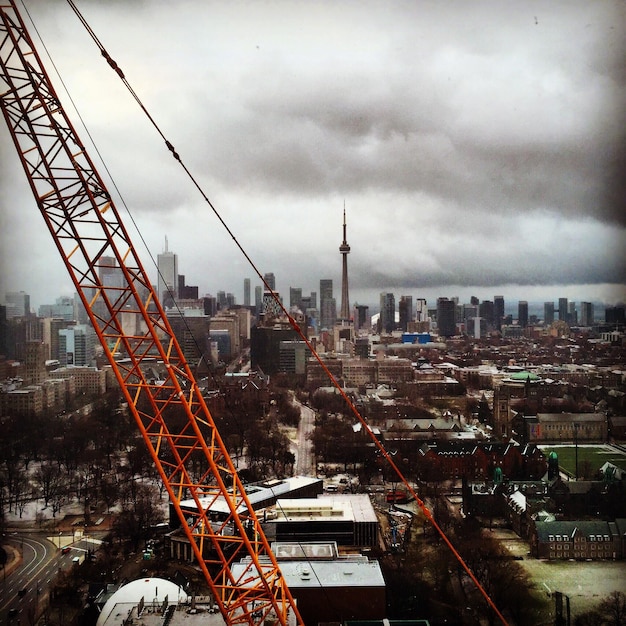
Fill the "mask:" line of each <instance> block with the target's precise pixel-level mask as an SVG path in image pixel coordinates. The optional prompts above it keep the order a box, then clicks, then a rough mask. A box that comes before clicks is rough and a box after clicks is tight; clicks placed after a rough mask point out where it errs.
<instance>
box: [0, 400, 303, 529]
mask: <svg viewBox="0 0 626 626" xmlns="http://www.w3.org/2000/svg"><path fill="white" fill-rule="evenodd" d="M139 408H140V409H141V407H139ZM299 416H300V414H299V409H297V408H296V407H294V406H293V405H292V403H291V401H290V395H289V392H287V391H286V390H278V391H277V392H276V393H274V394H273V395H272V402H271V409H270V410H269V411H267V410H266V407H265V406H263V405H261V404H260V403H258V404H256V405H255V404H254V403H253V404H250V403H247V404H246V406H245V407H237V409H236V410H235V409H233V410H230V409H229V408H228V407H225V409H224V410H222V411H221V412H220V414H219V415H217V416H214V418H215V420H216V425H217V428H218V430H219V432H220V435H221V436H222V438H223V439H224V441H225V443H226V445H227V447H228V448H229V451H230V453H231V455H232V456H233V457H235V458H236V459H238V462H240V463H241V466H242V473H243V476H242V477H244V479H245V480H258V479H260V478H267V477H268V476H269V475H274V476H278V477H282V476H285V475H289V474H291V473H292V470H293V465H294V462H295V457H294V455H293V453H292V452H291V450H290V445H291V444H290V441H289V439H288V438H287V436H286V435H285V434H284V424H288V425H291V426H297V424H298V422H299ZM186 419H187V418H186V416H185V415H184V413H183V412H182V411H181V407H173V408H172V411H171V412H170V414H169V415H168V416H167V420H168V426H169V427H170V430H171V432H177V431H181V432H182V430H183V429H184V428H185V423H186ZM0 426H1V428H2V432H3V437H2V444H1V445H2V455H1V457H0V524H2V523H4V520H5V512H7V511H8V512H9V513H12V514H15V515H18V516H19V517H22V515H23V513H24V511H25V508H26V506H27V505H28V503H29V502H32V501H34V500H42V501H43V507H42V509H43V510H41V511H39V512H38V514H37V517H38V521H39V522H43V520H44V519H45V518H46V517H49V516H50V515H51V516H52V518H55V517H56V516H57V514H58V513H59V511H60V510H61V508H62V507H63V506H64V505H65V504H68V503H70V502H78V503H80V504H81V505H82V509H83V510H84V512H85V516H86V518H87V519H86V521H87V522H88V521H89V520H88V518H89V516H90V513H91V510H92V509H98V510H108V509H110V508H111V507H113V506H114V505H116V504H119V505H121V506H122V507H123V508H124V507H125V506H127V505H128V506H131V503H136V502H137V490H138V489H139V487H138V485H139V484H144V485H147V484H150V485H152V487H151V488H155V489H158V490H159V496H161V497H162V496H163V495H164V494H163V489H164V488H163V485H162V483H161V481H160V479H159V478H158V476H157V474H156V471H155V467H154V464H153V462H152V460H151V458H150V456H149V454H148V452H147V449H146V446H145V445H144V442H143V440H142V439H141V437H140V435H139V433H138V430H137V427H136V425H135V422H134V419H133V418H132V416H130V415H129V413H128V411H127V410H124V409H123V405H121V394H120V393H119V392H110V393H108V394H106V395H104V396H100V397H98V398H95V399H93V401H92V403H91V405H90V411H89V412H83V411H75V412H72V413H62V414H43V415H40V416H34V415H20V416H7V417H5V418H3V420H2V424H1V425H0ZM207 435H208V432H207ZM168 454H169V452H168V450H166V449H164V450H163V451H162V456H163V457H164V458H165V459H166V460H167V456H168ZM206 469H207V462H206V459H205V458H204V457H203V455H202V453H201V452H200V451H199V452H198V453H197V454H195V455H193V456H192V458H190V471H191V473H192V475H195V476H201V475H203V474H204V473H205V471H206ZM133 506H134V505H133ZM138 516H139V517H141V515H139V514H138Z"/></svg>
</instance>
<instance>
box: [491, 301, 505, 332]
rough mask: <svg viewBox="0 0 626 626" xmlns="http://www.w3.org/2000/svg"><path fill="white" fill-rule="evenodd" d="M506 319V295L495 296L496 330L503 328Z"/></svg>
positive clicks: (494, 317) (494, 314)
mask: <svg viewBox="0 0 626 626" xmlns="http://www.w3.org/2000/svg"><path fill="white" fill-rule="evenodd" d="M503 319H504V296H494V298H493V325H494V327H495V328H496V330H500V329H501V328H502V320H503Z"/></svg>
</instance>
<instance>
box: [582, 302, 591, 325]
mask: <svg viewBox="0 0 626 626" xmlns="http://www.w3.org/2000/svg"><path fill="white" fill-rule="evenodd" d="M593 323H594V318H593V302H581V303H580V325H581V326H593Z"/></svg>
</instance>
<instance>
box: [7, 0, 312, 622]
mask: <svg viewBox="0 0 626 626" xmlns="http://www.w3.org/2000/svg"><path fill="white" fill-rule="evenodd" d="M0 19H1V22H0V107H1V109H2V114H3V116H4V119H5V120H6V123H7V125H8V128H9V131H10V134H11V136H12V138H13V141H14V143H15V147H16V149H17V152H18V155H19V159H20V161H21V163H22V166H23V168H24V171H25V173H26V176H27V179H28V182H29V184H30V187H31V190H32V192H33V194H34V196H35V200H36V203H37V205H38V207H39V210H40V212H41V214H42V216H43V218H44V221H45V223H46V225H47V226H48V229H49V230H50V233H51V235H52V237H53V239H54V242H55V244H56V246H57V248H58V250H59V252H60V254H61V256H62V258H63V261H64V263H65V265H66V267H67V269H68V271H69V273H70V276H71V278H72V280H73V282H74V285H75V288H76V291H77V293H78V295H79V296H80V299H81V301H82V303H83V305H84V307H85V309H86V311H87V313H88V315H89V319H90V321H91V324H92V325H93V327H94V329H95V331H96V333H97V335H98V338H99V339H100V342H101V344H102V347H103V349H104V352H105V354H106V356H107V358H108V360H109V363H110V364H111V366H112V368H113V371H114V373H115V375H116V377H117V380H118V382H119V384H120V387H121V389H122V392H123V394H124V396H125V399H126V401H127V402H128V406H129V407H130V410H131V411H132V414H133V416H134V418H135V420H136V422H137V425H138V427H139V430H140V431H141V434H142V436H143V439H144V442H145V444H146V446H147V448H148V450H149V453H150V456H151V457H152V460H153V462H154V464H155V466H156V468H157V470H158V472H159V474H160V477H161V479H162V480H163V483H164V485H165V487H166V489H167V492H168V495H169V498H170V500H171V502H172V503H173V506H174V508H175V509H176V511H177V513H178V515H179V517H180V520H181V522H182V527H183V529H184V530H185V532H186V535H187V538H188V539H189V541H190V544H191V547H192V550H193V553H194V556H195V558H196V560H197V562H198V563H199V564H200V567H201V568H202V571H203V572H204V575H205V577H206V580H207V582H208V584H209V586H210V588H211V590H212V592H213V594H214V596H215V599H216V602H217V604H218V606H219V608H220V610H221V612H222V615H223V616H224V619H225V620H226V622H227V623H228V624H229V625H230V624H260V623H264V621H265V619H266V618H268V617H270V616H275V618H276V619H277V620H278V622H279V623H280V624H294V623H298V624H302V620H301V618H300V616H299V614H298V611H297V608H296V606H295V602H294V599H293V597H292V595H291V593H290V591H289V589H288V587H287V585H286V583H285V580H284V579H283V577H282V576H281V572H280V569H279V567H278V564H277V562H276V559H275V558H274V556H273V554H272V551H271V549H270V546H269V543H268V541H267V539H266V537H265V535H264V534H263V531H262V528H261V525H260V523H259V520H258V518H257V516H256V515H255V513H254V510H253V508H252V506H251V504H250V502H249V500H248V497H247V495H246V493H245V490H244V486H243V484H242V483H241V481H240V479H239V477H238V475H237V471H236V469H235V467H234V464H233V462H232V460H231V459H230V457H229V455H228V452H227V450H226V447H225V446H224V443H223V442H222V440H221V438H220V435H219V433H218V431H217V429H216V427H215V423H214V420H213V418H212V416H211V414H210V412H209V410H208V408H207V406H206V404H205V402H204V399H203V397H202V395H201V393H200V390H199V388H198V385H197V383H196V381H195V379H194V376H193V374H192V372H191V370H190V368H189V365H188V364H187V363H186V362H185V359H184V357H183V353H182V351H181V348H180V347H179V345H178V343H177V341H176V339H175V337H174V334H173V332H172V328H171V326H170V324H169V322H168V320H167V317H166V315H165V312H164V310H163V308H162V306H161V304H160V303H159V301H158V298H157V297H156V295H155V293H154V290H153V288H152V285H151V282H150V280H149V278H148V275H147V273H146V271H145V270H144V268H143V266H142V264H141V262H140V260H139V258H138V256H137V253H136V251H135V248H134V247H133V244H132V242H131V240H130V238H129V236H128V232H127V230H126V228H125V227H124V224H123V223H122V221H121V219H120V215H119V213H118V210H117V208H116V207H115V204H114V202H113V200H112V198H111V196H110V194H109V192H108V191H107V189H106V187H105V185H104V183H103V181H102V179H101V177H100V175H99V174H98V172H97V170H96V169H95V167H94V165H93V163H92V161H91V159H90V158H89V155H88V154H87V151H86V150H85V146H84V144H83V143H82V142H81V140H80V139H79V137H78V135H77V134H76V131H75V130H74V127H73V126H72V123H71V122H70V120H69V118H68V116H67V114H66V112H65V110H64V108H63V106H62V104H61V102H60V100H59V98H58V97H57V94H56V92H55V89H54V87H53V85H52V83H51V81H50V79H49V77H48V74H47V73H46V71H45V69H44V67H43V65H42V63H41V60H40V57H39V55H38V53H37V51H36V50H35V47H34V45H33V41H32V39H31V37H30V35H29V32H28V30H27V28H26V27H25V24H24V21H23V19H22V17H21V15H20V13H19V11H18V9H17V6H16V4H15V1H14V0H9V2H8V4H7V3H5V4H3V5H2V6H1V7H0ZM112 267H115V268H119V269H120V270H121V271H122V273H123V275H124V279H125V280H124V281H123V284H122V285H121V286H119V285H116V286H109V285H107V284H105V281H103V280H102V279H101V275H102V274H103V272H102V270H106V269H107V268H112ZM120 355H121V356H123V357H124V358H123V359H120V358H116V357H119V356H120ZM154 358H156V359H158V360H160V361H162V362H163V363H164V364H165V367H166V370H167V374H166V378H165V380H164V381H158V382H151V381H150V380H149V378H148V377H147V376H146V375H145V374H144V372H143V370H142V364H144V365H145V362H146V360H147V359H154ZM198 458H200V459H201V460H202V463H203V465H204V467H205V468H206V469H204V470H202V471H201V475H193V474H192V470H191V467H192V462H193V461H195V460H197V459H198ZM183 499H192V500H193V501H194V503H195V507H196V511H195V512H194V513H189V512H188V511H185V513H184V514H183V511H182V510H181V506H180V502H181V500H183ZM217 500H220V501H222V500H223V501H225V502H226V503H227V504H228V510H229V513H228V514H227V517H226V519H222V520H220V521H219V522H218V523H216V522H215V521H212V520H210V519H209V517H208V515H207V512H206V511H207V510H208V509H210V507H211V504H212V503H214V502H216V501H217ZM244 557H245V559H244ZM241 559H244V560H245V562H246V563H247V565H246V567H244V569H243V573H242V574H241V575H240V576H239V577H238V578H237V579H235V578H234V576H233V573H232V569H231V565H232V564H233V563H234V562H235V561H237V562H239V561H240V560H241ZM253 613H254V615H253Z"/></svg>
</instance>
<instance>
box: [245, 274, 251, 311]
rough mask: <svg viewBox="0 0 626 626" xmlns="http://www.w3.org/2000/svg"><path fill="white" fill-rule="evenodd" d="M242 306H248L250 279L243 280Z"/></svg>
mask: <svg viewBox="0 0 626 626" xmlns="http://www.w3.org/2000/svg"><path fill="white" fill-rule="evenodd" d="M243 305H244V306H250V279H249V278H244V279H243Z"/></svg>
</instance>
